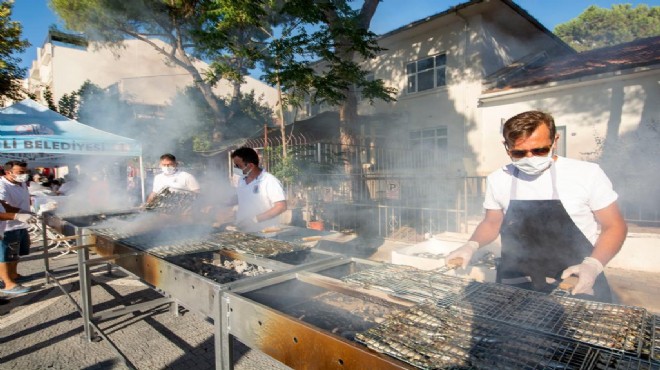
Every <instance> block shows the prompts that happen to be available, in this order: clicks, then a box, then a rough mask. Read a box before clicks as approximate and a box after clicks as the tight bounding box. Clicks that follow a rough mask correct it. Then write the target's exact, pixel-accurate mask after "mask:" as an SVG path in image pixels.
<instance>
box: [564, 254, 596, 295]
mask: <svg viewBox="0 0 660 370" xmlns="http://www.w3.org/2000/svg"><path fill="white" fill-rule="evenodd" d="M601 272H603V264H602V263H600V261H599V260H597V259H595V258H593V257H587V258H585V259H584V261H582V263H581V264H579V265H574V266H571V267H569V268H567V269H566V270H564V272H562V274H561V278H562V279H566V278H567V277H569V276H571V275H577V277H578V278H579V279H578V283H577V284H576V285H575V288H573V291H572V292H571V294H572V295H576V294H589V295H594V283H595V282H596V277H597V276H598V275H599V274H600V273H601Z"/></svg>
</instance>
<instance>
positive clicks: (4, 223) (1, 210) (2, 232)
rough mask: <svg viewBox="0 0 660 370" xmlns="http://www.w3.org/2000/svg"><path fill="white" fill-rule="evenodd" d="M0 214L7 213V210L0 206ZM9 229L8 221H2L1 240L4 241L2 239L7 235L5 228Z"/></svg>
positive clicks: (0, 221) (0, 226)
mask: <svg viewBox="0 0 660 370" xmlns="http://www.w3.org/2000/svg"><path fill="white" fill-rule="evenodd" d="M0 213H5V208H4V207H3V206H2V204H0ZM6 227H7V221H6V220H0V240H2V237H3V236H4V235H5V228H6Z"/></svg>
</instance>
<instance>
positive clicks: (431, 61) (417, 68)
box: [406, 54, 447, 94]
mask: <svg viewBox="0 0 660 370" xmlns="http://www.w3.org/2000/svg"><path fill="white" fill-rule="evenodd" d="M446 70H447V54H440V55H436V56H432V57H429V58H425V59H421V60H418V61H415V62H410V63H408V64H406V74H407V75H408V93H409V94H412V93H416V92H421V91H425V90H430V89H433V88H436V87H439V86H445V85H446V84H447V79H446V75H445V74H446Z"/></svg>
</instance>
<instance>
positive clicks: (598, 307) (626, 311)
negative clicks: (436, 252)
mask: <svg viewBox="0 0 660 370" xmlns="http://www.w3.org/2000/svg"><path fill="white" fill-rule="evenodd" d="M512 289H513V290H512ZM452 309H455V310H458V311H460V312H464V313H469V314H472V315H475V316H479V317H485V318H489V319H495V320H498V321H502V322H505V323H508V324H511V325H515V326H518V327H523V328H527V329H531V330H537V331H541V332H543V333H549V334H554V335H559V336H561V337H565V338H570V339H575V340H579V341H582V342H586V343H589V344H592V345H596V346H602V347H607V348H611V349H615V350H622V351H626V352H629V353H632V354H635V355H640V354H641V349H642V348H643V340H644V331H645V320H646V310H644V309H642V308H638V307H627V306H619V305H614V304H606V303H599V302H592V301H585V300H579V299H572V298H564V297H553V296H548V295H545V294H542V293H536V292H532V291H525V290H520V289H516V288H513V287H505V286H502V285H499V284H480V285H479V286H477V287H476V288H475V289H473V290H471V292H469V293H468V294H467V295H466V296H465V297H464V298H463V299H462V300H460V301H457V302H456V303H455V304H454V305H453V306H452Z"/></svg>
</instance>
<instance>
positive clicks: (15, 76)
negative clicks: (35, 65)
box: [0, 0, 30, 100]
mask: <svg viewBox="0 0 660 370" xmlns="http://www.w3.org/2000/svg"><path fill="white" fill-rule="evenodd" d="M13 5H14V2H13V1H8V0H3V1H2V2H0V97H7V98H10V99H14V100H18V99H22V98H23V88H22V84H21V81H20V80H21V78H23V76H24V75H25V68H20V67H19V63H20V62H21V59H20V58H17V57H15V56H14V54H16V53H20V52H22V51H24V50H25V49H26V48H27V47H28V46H30V43H29V42H28V41H27V40H25V39H23V40H21V33H22V32H23V27H22V26H21V24H20V23H19V22H15V21H12V20H11V19H10V18H11V12H12V8H13Z"/></svg>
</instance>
